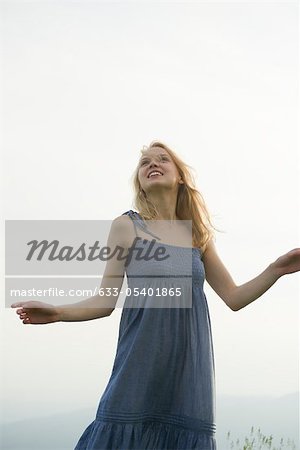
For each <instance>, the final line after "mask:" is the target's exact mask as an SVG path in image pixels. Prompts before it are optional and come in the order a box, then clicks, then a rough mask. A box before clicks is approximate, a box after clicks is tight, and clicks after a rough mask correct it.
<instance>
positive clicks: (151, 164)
mask: <svg viewBox="0 0 300 450" xmlns="http://www.w3.org/2000/svg"><path fill="white" fill-rule="evenodd" d="M154 165H155V166H156V167H157V163H156V162H155V161H152V162H151V163H150V166H149V167H150V168H151V167H153V166H154Z"/></svg>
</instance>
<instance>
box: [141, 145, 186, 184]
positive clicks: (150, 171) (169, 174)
mask: <svg viewBox="0 0 300 450" xmlns="http://www.w3.org/2000/svg"><path fill="white" fill-rule="evenodd" d="M138 178H139V181H140V184H141V187H142V189H143V191H144V192H151V191H153V190H155V191H156V190H157V189H161V188H164V187H169V188H176V189H177V187H178V182H179V179H180V175H179V172H178V170H177V167H176V165H175V163H174V162H173V160H172V158H171V156H170V155H169V153H168V152H167V151H166V150H164V149H163V148H160V147H152V148H151V149H150V150H148V151H147V152H146V153H144V155H143V156H142V157H141V159H140V161H139V171H138Z"/></svg>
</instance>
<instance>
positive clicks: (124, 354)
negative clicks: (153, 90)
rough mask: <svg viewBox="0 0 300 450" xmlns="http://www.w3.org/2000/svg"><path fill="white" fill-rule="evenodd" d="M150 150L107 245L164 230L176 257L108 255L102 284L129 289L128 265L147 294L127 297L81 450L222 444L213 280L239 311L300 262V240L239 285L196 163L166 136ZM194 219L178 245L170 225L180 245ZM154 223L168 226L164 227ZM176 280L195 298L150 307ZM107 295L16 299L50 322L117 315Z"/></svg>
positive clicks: (132, 280) (147, 240) (161, 241)
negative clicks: (192, 166) (209, 295)
mask: <svg viewBox="0 0 300 450" xmlns="http://www.w3.org/2000/svg"><path fill="white" fill-rule="evenodd" d="M141 153H142V154H141V157H140V160H139V163H138V166H137V168H136V171H135V173H134V178H133V184H134V189H135V206H136V208H137V209H138V211H139V212H137V211H133V210H129V211H126V212H124V213H123V214H122V215H120V216H118V217H117V218H116V219H114V221H113V222H112V226H111V230H110V235H109V238H108V246H110V247H114V246H116V245H119V246H120V247H123V248H125V249H126V250H127V251H129V249H130V248H132V246H133V243H134V242H139V245H142V246H145V247H147V246H150V244H151V242H153V238H157V239H158V241H155V240H154V244H155V245H156V246H157V245H162V246H163V247H164V248H165V249H167V252H168V254H169V256H170V258H171V259H169V260H168V259H164V260H159V261H158V260H153V259H152V260H149V261H146V260H139V261H136V260H134V258H133V259H132V260H131V261H130V263H129V264H128V265H125V260H124V259H123V260H117V259H111V260H108V261H107V264H106V268H105V272H104V276H103V280H102V283H101V287H102V288H104V289H106V288H107V287H111V286H114V287H117V289H118V292H120V289H121V287H122V284H123V277H124V273H126V275H127V280H128V286H129V287H131V288H132V289H134V288H136V289H138V292H139V293H140V295H138V296H137V297H134V298H133V297H131V296H128V297H126V299H125V305H124V308H123V311H122V316H121V321H120V327H119V338H118V345H117V352H116V356H115V361H114V365H113V369H112V374H111V377H110V379H109V382H108V384H107V386H106V389H105V391H104V393H103V395H102V397H101V399H100V403H99V406H98V410H97V413H96V417H95V420H94V421H93V422H92V423H91V424H90V425H89V426H88V427H87V428H86V429H85V431H84V432H83V434H82V435H81V437H80V439H79V441H78V443H77V445H76V447H75V450H108V449H111V450H133V449H135V450H143V449H145V450H146V449H147V450H149V449H151V450H154V449H155V450H171V449H172V450H179V449H185V450H187V449H189V450H190V449H198V450H215V449H216V439H215V431H216V423H215V367H214V353H213V343H212V335H211V325H210V316H209V310H208V305H207V300H206V296H205V293H204V291H203V283H204V279H206V280H207V282H208V283H209V284H210V286H211V287H212V288H213V289H214V291H215V292H216V293H217V294H218V295H219V296H220V298H221V299H222V300H223V301H224V302H225V303H226V305H227V306H228V307H229V308H230V309H231V310H232V311H238V310H239V309H241V308H244V307H245V306H247V305H248V304H249V303H251V302H253V301H254V300H256V299H257V298H259V297H260V296H261V295H263V293H264V292H266V291H267V290H268V289H269V288H270V287H271V286H272V285H273V284H274V283H275V282H276V281H277V280H278V278H279V277H281V276H282V275H285V274H288V273H293V272H297V271H299V270H300V249H299V248H296V249H294V250H291V251H290V252H288V253H286V254H285V255H283V256H280V257H279V258H278V259H277V260H276V261H274V262H272V263H271V264H270V265H269V266H268V267H267V268H266V269H265V270H264V271H263V272H262V273H261V274H260V275H258V276H257V277H256V278H254V279H253V280H250V281H248V282H247V283H245V284H243V285H241V286H236V285H235V283H234V281H233V279H232V277H231V276H230V274H229V272H228V271H227V269H226V267H225V266H224V264H223V263H222V261H221V260H220V258H219V256H218V254H217V252H216V247H215V244H214V232H213V228H214V227H213V225H212V223H211V221H210V218H209V213H208V210H207V208H206V206H205V203H204V201H203V199H202V196H201V195H200V193H199V192H198V190H197V189H196V187H195V183H194V180H193V178H192V175H191V173H190V171H189V166H188V165H187V164H185V163H184V162H183V161H182V160H181V159H180V158H179V157H178V156H177V155H176V153H175V152H174V151H172V150H171V149H170V148H169V147H168V146H167V145H165V144H164V143H162V142H159V141H154V142H152V143H151V144H150V146H149V147H148V148H147V149H144V150H142V152H141ZM153 219H154V221H153ZM146 221H147V222H146ZM185 221H192V229H191V230H190V231H191V233H190V234H189V236H190V237H191V238H192V239H191V242H192V246H191V247H189V246H186V245H174V238H172V233H170V230H174V229H176V230H177V231H176V238H177V237H178V242H179V243H180V244H181V243H183V242H184V239H187V240H188V228H187V227H186V225H184V226H182V225H181V224H186V222H185ZM153 223H155V224H156V225H157V223H162V224H163V225H162V227H161V228H160V229H159V230H158V229H157V228H155V226H156V225H153V226H152V225H151V224H153ZM175 225H176V226H177V228H174V227H175ZM154 231H155V232H154ZM173 236H174V233H173ZM136 238H138V240H136ZM181 239H182V240H181ZM175 243H176V242H175ZM152 248H153V247H152ZM188 255H190V256H191V262H192V264H191V277H190V278H191V279H189V278H188V270H187V269H188V264H187V261H188ZM170 261H172V262H170ZM175 272H176V274H175ZM113 274H114V275H116V274H117V275H118V276H117V278H116V277H113V276H112V275H113ZM185 277H187V278H185ZM116 280H117V281H116ZM186 280H188V282H187V281H186ZM167 286H168V287H172V288H174V289H176V287H177V288H178V287H181V288H182V292H183V299H182V300H183V305H181V306H185V304H184V302H185V300H187V301H186V305H187V307H151V306H154V302H155V301H156V300H158V301H160V302H162V303H160V305H159V306H164V303H163V300H162V299H161V296H160V291H159V289H162V288H163V287H165V288H166V287H167ZM149 287H152V289H153V291H152V292H155V293H156V296H154V297H153V296H152V298H150V295H149V296H148V299H145V295H142V290H143V289H144V290H145V288H146V292H149V290H148V291H147V289H148V288H149ZM189 289H190V290H189ZM189 295H190V296H191V298H192V304H191V305H190V304H189V303H188V297H189ZM185 296H186V297H185ZM172 299H173V300H174V302H175V300H176V299H175V297H173V296H170V297H169V301H172ZM146 300H147V301H148V304H147V301H146ZM130 301H132V304H131V305H133V303H134V307H130V306H129V305H130ZM101 302H103V297H98V296H95V297H91V298H89V299H87V300H84V301H83V302H79V303H76V304H73V305H62V306H59V307H57V306H56V307H54V306H53V305H49V304H46V303H42V302H19V303H14V304H13V305H11V306H12V307H13V308H15V307H20V309H17V310H16V312H17V314H18V315H19V316H20V319H21V320H22V322H23V323H24V324H45V323H51V322H56V321H81V320H91V319H95V318H100V317H105V316H108V315H110V314H111V313H112V311H113V310H114V306H115V304H116V302H117V298H116V297H115V303H114V304H111V305H110V306H109V307H105V308H104V307H103V304H102V307H101ZM175 304H176V303H174V305H175ZM125 306H126V307H125ZM147 306H148V307H147ZM149 306H150V307H149ZM156 306H157V305H156Z"/></svg>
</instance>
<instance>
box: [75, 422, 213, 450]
mask: <svg viewBox="0 0 300 450" xmlns="http://www.w3.org/2000/svg"><path fill="white" fill-rule="evenodd" d="M74 450H217V446H216V439H215V436H214V435H212V434H211V433H205V432H201V431H196V430H190V429H186V428H183V427H178V426H176V425H170V424H164V423H160V422H152V421H150V422H140V423H115V422H106V421H103V420H98V419H95V420H94V421H93V422H92V423H91V424H90V425H89V426H88V427H87V428H86V430H85V431H84V433H83V434H82V436H81V437H80V439H79V441H78V443H77V445H76V447H75V449H74Z"/></svg>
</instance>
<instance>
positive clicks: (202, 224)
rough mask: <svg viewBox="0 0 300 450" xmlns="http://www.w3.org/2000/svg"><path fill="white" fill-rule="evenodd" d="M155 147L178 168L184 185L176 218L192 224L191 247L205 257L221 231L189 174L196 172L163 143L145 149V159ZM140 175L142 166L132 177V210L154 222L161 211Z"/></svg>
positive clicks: (179, 192) (178, 201)
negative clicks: (169, 157)
mask: <svg viewBox="0 0 300 450" xmlns="http://www.w3.org/2000/svg"><path fill="white" fill-rule="evenodd" d="M152 147H160V148H162V149H164V150H166V151H167V152H168V153H169V155H170V156H171V158H172V160H173V162H174V163H175V165H176V167H177V170H178V172H179V175H180V176H181V179H182V180H183V184H179V188H178V195H177V202H176V215H177V217H178V218H179V219H180V220H192V241H193V244H192V245H193V247H197V248H200V249H201V250H202V253H204V252H205V250H206V246H207V244H208V242H209V240H210V239H213V240H215V232H214V230H216V231H220V230H218V229H217V228H215V227H214V225H213V224H212V222H211V218H210V214H209V212H208V208H207V206H206V204H205V201H204V199H203V197H202V195H201V194H200V192H199V191H198V190H197V189H196V185H195V181H194V177H193V175H192V173H191V172H190V170H189V169H192V170H193V168H192V167H191V166H189V165H188V164H186V163H185V162H183V160H182V159H180V158H179V156H178V155H177V154H176V153H175V152H174V151H173V150H171V149H170V148H169V147H168V146H167V145H166V144H164V143H163V142H161V141H152V142H151V144H150V145H149V147H146V146H144V147H143V149H142V150H141V153H142V155H143V154H145V153H146V152H147V151H148V150H150V149H151V148H152ZM138 172H139V164H138V165H137V167H136V169H135V171H134V173H133V175H132V182H133V188H134V201H133V207H134V208H135V209H137V211H138V212H139V213H140V215H141V216H142V217H143V219H145V220H152V219H153V220H155V219H156V218H157V217H158V211H157V209H156V208H155V205H154V204H153V203H152V202H151V201H150V200H149V199H148V198H147V196H146V194H145V192H144V191H143V190H142V187H141V184H140V181H139V178H138Z"/></svg>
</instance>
